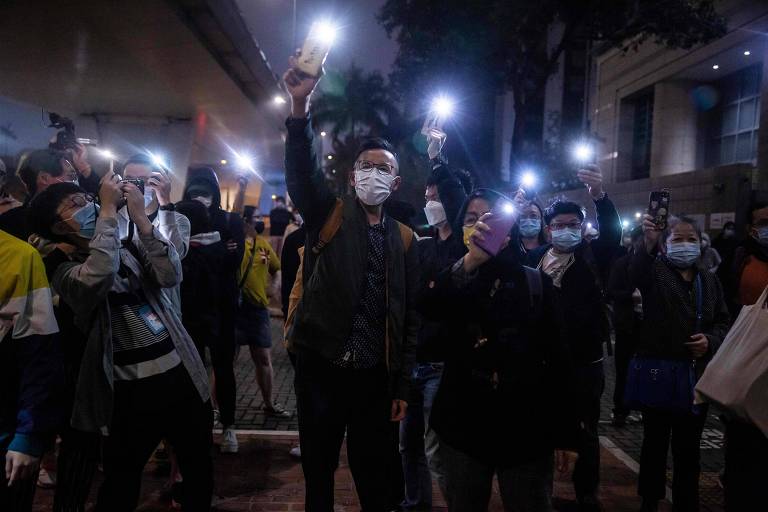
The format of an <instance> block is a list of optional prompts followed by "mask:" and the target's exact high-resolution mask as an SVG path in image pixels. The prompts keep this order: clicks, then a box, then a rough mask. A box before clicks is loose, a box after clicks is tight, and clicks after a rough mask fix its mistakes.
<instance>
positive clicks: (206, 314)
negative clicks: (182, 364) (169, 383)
mask: <svg viewBox="0 0 768 512" xmlns="http://www.w3.org/2000/svg"><path fill="white" fill-rule="evenodd" d="M195 238H199V237H194V236H193V237H192V239H191V240H190V245H189V251H188V252H187V257H186V258H184V259H183V260H181V268H182V272H183V274H182V275H183V276H184V280H183V281H182V282H181V311H182V316H181V318H182V323H183V324H184V328H185V329H187V332H188V333H189V335H190V336H191V337H192V339H193V340H194V342H195V345H196V346H197V347H198V350H199V349H200V347H203V346H205V345H208V344H210V343H212V342H214V341H215V340H217V339H218V337H219V335H220V334H221V331H220V325H221V318H222V312H221V310H222V305H223V304H224V297H222V295H223V294H224V291H223V290H222V289H221V281H222V279H221V275H220V272H221V267H222V266H223V262H224V261H225V260H226V259H227V257H228V256H229V255H228V254H227V248H226V247H225V246H224V242H222V241H221V240H219V241H211V240H203V241H196V240H195Z"/></svg>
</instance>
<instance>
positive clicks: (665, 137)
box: [651, 81, 698, 177]
mask: <svg viewBox="0 0 768 512" xmlns="http://www.w3.org/2000/svg"><path fill="white" fill-rule="evenodd" d="M693 86H694V84H693V83H692V82H687V81H667V82H659V83H657V84H656V85H655V86H654V91H653V94H654V98H653V102H654V103H653V136H652V139H651V177H658V176H668V175H670V174H679V173H682V172H688V171H692V170H694V169H696V155H697V153H696V150H697V147H696V141H697V133H698V112H697V111H696V107H695V106H694V104H693V102H692V101H691V100H690V96H689V91H690V90H691V88H692V87H693Z"/></svg>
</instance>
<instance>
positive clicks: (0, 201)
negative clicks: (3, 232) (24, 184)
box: [0, 196, 22, 215]
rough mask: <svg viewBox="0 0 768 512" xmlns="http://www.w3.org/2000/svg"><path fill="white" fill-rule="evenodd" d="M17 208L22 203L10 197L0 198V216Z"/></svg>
mask: <svg viewBox="0 0 768 512" xmlns="http://www.w3.org/2000/svg"><path fill="white" fill-rule="evenodd" d="M19 206H22V203H21V202H20V201H17V200H16V199H14V198H13V197H11V196H5V197H0V215H2V214H4V213H5V212H7V211H8V210H13V209H14V208H18V207H19Z"/></svg>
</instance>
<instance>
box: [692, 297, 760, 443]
mask: <svg viewBox="0 0 768 512" xmlns="http://www.w3.org/2000/svg"><path fill="white" fill-rule="evenodd" d="M766 299H768V287H766V288H765V290H763V294H762V295H761V296H760V298H759V299H758V300H757V302H755V304H754V305H752V306H744V307H743V308H741V313H740V314H739V316H738V318H737V319H736V322H734V324H733V327H731V330H730V331H729V332H728V335H727V336H726V337H725V340H724V341H723V344H722V346H721V347H720V350H718V351H717V353H716V354H715V356H714V357H713V358H712V361H711V362H710V363H709V366H707V369H706V370H705V371H704V374H703V375H702V376H701V379H699V382H698V383H697V384H696V401H697V402H698V403H701V402H707V401H708V402H714V403H716V404H719V405H720V406H721V407H723V408H724V409H726V410H728V411H729V412H731V413H732V414H734V415H736V416H737V417H739V418H742V419H745V420H747V421H749V422H750V423H753V424H754V425H756V426H757V427H758V428H759V429H760V430H762V431H763V433H764V434H765V435H766V436H768V309H766Z"/></svg>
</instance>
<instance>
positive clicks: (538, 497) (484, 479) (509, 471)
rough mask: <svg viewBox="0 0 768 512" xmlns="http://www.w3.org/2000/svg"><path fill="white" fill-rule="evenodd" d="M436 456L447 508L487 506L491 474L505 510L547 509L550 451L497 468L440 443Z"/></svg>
mask: <svg viewBox="0 0 768 512" xmlns="http://www.w3.org/2000/svg"><path fill="white" fill-rule="evenodd" d="M438 453H439V458H440V461H441V463H442V464H444V467H445V474H444V479H442V480H441V490H442V492H443V495H444V496H445V501H446V502H447V503H448V510H449V512H482V511H485V510H488V503H489V502H490V499H491V489H492V485H493V476H494V474H495V475H496V476H497V478H498V480H499V491H500V493H501V501H502V503H503V504H504V510H505V512H551V511H552V473H553V458H554V456H553V455H549V456H546V457H543V458H541V459H537V460H533V461H531V462H528V463H525V464H519V465H516V466H513V467H507V468H497V467H494V466H493V465H490V464H487V463H485V462H482V461H480V460H478V459H475V458H473V457H471V456H469V455H467V454H465V453H463V452H461V451H459V450H456V449H454V448H451V447H450V446H448V445H447V444H445V443H440V444H439V448H438Z"/></svg>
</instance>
